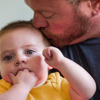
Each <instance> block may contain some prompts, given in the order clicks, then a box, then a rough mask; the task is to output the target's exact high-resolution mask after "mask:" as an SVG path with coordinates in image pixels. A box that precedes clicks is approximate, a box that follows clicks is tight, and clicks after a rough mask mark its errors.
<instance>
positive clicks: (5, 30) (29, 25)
mask: <svg viewBox="0 0 100 100" xmlns="http://www.w3.org/2000/svg"><path fill="white" fill-rule="evenodd" d="M20 28H29V29H31V30H33V31H34V30H37V31H39V30H38V29H36V28H34V27H33V25H32V22H31V21H24V20H22V21H15V22H12V23H9V24H8V25H6V26H5V27H3V28H2V29H1V30H0V37H2V36H3V35H4V34H6V33H8V32H10V31H13V30H16V29H20ZM41 34H42V33H41ZM42 35H43V34H42ZM43 43H44V45H45V46H46V47H48V46H50V43H49V42H48V40H47V39H46V37H45V36H44V35H43Z"/></svg>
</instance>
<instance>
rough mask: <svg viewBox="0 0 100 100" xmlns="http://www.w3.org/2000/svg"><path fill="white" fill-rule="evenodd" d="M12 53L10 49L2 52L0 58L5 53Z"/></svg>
mask: <svg viewBox="0 0 100 100" xmlns="http://www.w3.org/2000/svg"><path fill="white" fill-rule="evenodd" d="M12 51H13V50H12V49H9V50H4V51H2V52H0V56H1V55H3V54H5V53H8V52H12Z"/></svg>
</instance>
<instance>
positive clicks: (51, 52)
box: [43, 47, 64, 68]
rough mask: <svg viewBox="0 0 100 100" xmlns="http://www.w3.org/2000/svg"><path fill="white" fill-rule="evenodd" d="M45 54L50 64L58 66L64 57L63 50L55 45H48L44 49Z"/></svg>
mask: <svg viewBox="0 0 100 100" xmlns="http://www.w3.org/2000/svg"><path fill="white" fill-rule="evenodd" d="M43 56H44V57H45V61H46V63H47V64H48V65H50V66H52V67H54V68H58V66H59V64H60V62H61V61H62V59H63V58H64V56H63V54H62V53H61V51H60V50H59V49H57V48H55V47H47V48H45V49H44V50H43Z"/></svg>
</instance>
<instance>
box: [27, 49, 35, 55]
mask: <svg viewBox="0 0 100 100" xmlns="http://www.w3.org/2000/svg"><path fill="white" fill-rule="evenodd" d="M34 52H35V51H33V50H27V51H26V54H28V55H31V54H33V53H34Z"/></svg>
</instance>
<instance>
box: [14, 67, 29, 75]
mask: <svg viewBox="0 0 100 100" xmlns="http://www.w3.org/2000/svg"><path fill="white" fill-rule="evenodd" d="M24 69H27V70H28V71H29V72H30V70H29V69H28V68H19V69H18V70H17V72H16V74H15V76H16V75H17V74H18V72H19V71H23V70H24Z"/></svg>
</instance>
